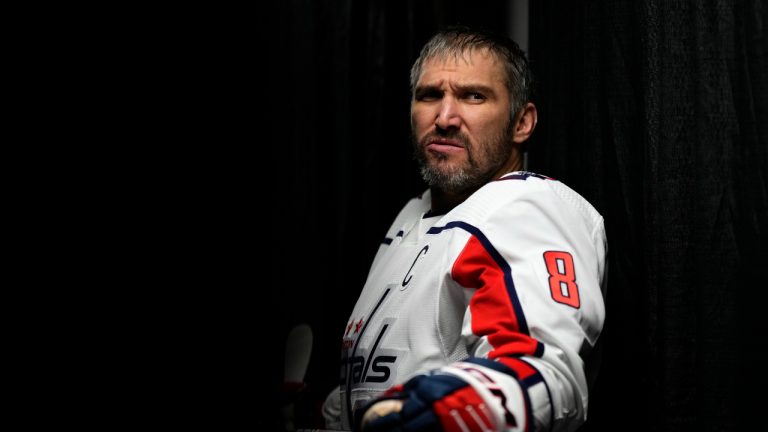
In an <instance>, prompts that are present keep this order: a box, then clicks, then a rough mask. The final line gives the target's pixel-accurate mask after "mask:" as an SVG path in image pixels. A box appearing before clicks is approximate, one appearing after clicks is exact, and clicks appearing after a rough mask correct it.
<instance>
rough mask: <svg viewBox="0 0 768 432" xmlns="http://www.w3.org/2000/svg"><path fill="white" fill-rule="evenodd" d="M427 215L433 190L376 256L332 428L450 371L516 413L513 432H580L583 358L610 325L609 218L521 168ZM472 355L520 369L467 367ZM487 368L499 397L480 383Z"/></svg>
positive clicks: (404, 213)
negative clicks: (383, 397) (408, 386)
mask: <svg viewBox="0 0 768 432" xmlns="http://www.w3.org/2000/svg"><path fill="white" fill-rule="evenodd" d="M430 207H431V195H430V192H429V191H427V192H425V193H424V194H423V195H422V196H421V197H418V198H414V199H412V200H411V201H410V202H408V204H407V205H406V206H405V207H404V208H403V209H402V210H401V212H400V213H399V215H398V216H397V218H396V219H395V221H394V223H393V224H392V226H391V228H390V229H389V231H388V232H387V235H386V237H385V239H384V242H383V243H382V245H381V246H380V248H379V251H378V253H377V255H376V257H375V258H374V261H373V264H372V266H371V269H370V272H369V274H368V278H367V281H366V283H365V287H364V288H363V292H362V294H361V295H360V298H359V299H358V301H357V304H356V306H355V308H354V311H353V312H352V315H351V316H350V318H349V321H348V325H347V327H346V329H345V332H344V335H343V343H342V365H341V380H340V386H339V388H338V390H336V391H334V392H332V393H331V395H330V396H329V397H328V399H327V400H326V404H325V406H324V415H325V417H326V427H329V428H332V429H333V428H335V429H351V422H352V414H353V411H354V410H355V409H358V408H360V407H361V406H362V405H364V404H365V403H366V402H368V401H369V400H370V399H372V398H374V397H376V396H377V395H379V394H380V393H381V392H383V391H384V390H386V389H387V388H389V387H391V386H393V385H395V384H400V383H403V382H405V381H407V380H408V379H409V378H411V377H413V376H414V375H417V374H421V373H428V372H430V371H434V370H437V369H441V370H442V372H441V373H449V374H454V375H456V376H459V377H462V378H464V379H466V380H467V381H470V384H471V385H472V386H473V387H475V389H476V390H477V391H478V393H479V394H480V395H481V396H483V399H484V401H485V402H486V404H487V405H488V406H489V407H491V408H492V411H494V415H496V418H501V419H503V418H504V417H503V415H504V413H505V412H506V413H511V414H512V416H513V417H514V418H515V421H514V426H512V425H510V424H509V423H507V425H506V426H505V430H521V431H523V430H541V429H547V430H550V429H551V430H573V429H575V428H576V427H578V425H580V424H581V423H582V422H583V421H584V420H585V419H586V413H587V398H588V379H589V377H587V376H586V375H587V371H586V368H585V360H586V359H585V357H586V356H587V355H588V353H589V352H590V351H591V348H592V347H594V345H595V343H596V342H597V339H598V336H599V335H600V332H601V329H602V326H603V321H604V316H605V309H604V300H603V296H604V292H603V289H602V286H603V273H604V267H605V255H606V238H605V230H604V227H603V218H602V217H601V216H600V214H599V213H598V212H597V211H596V210H595V209H594V208H593V207H592V206H591V205H590V204H589V203H588V202H587V201H586V200H585V199H584V198H582V197H581V196H579V195H578V194H577V193H576V192H574V191H573V190H572V189H570V188H568V187H567V186H565V185H564V184H562V183H560V182H558V181H556V180H553V179H549V178H547V177H544V176H541V175H538V174H533V173H529V172H523V171H518V172H513V173H509V174H507V175H505V176H503V177H502V178H500V179H499V180H496V181H492V182H490V183H488V184H486V185H484V186H483V187H482V188H480V189H479V190H478V191H477V192H475V193H474V194H472V195H471V196H470V197H469V198H468V199H467V200H465V201H464V202H463V203H462V204H460V205H458V206H457V207H455V208H454V209H453V210H451V211H450V212H448V213H447V214H444V215H438V216H430V213H429V212H430ZM471 357H481V358H486V359H491V360H495V361H498V362H501V363H503V364H504V365H505V366H507V367H508V368H509V370H510V371H512V373H511V374H510V375H507V376H500V375H503V374H500V373H499V372H498V371H496V370H492V369H489V368H483V367H482V366H479V365H474V364H473V365H468V364H466V363H462V362H461V361H462V360H466V359H468V358H471ZM477 369H485V370H482V375H483V376H484V377H485V378H488V377H490V378H488V379H490V380H491V381H492V385H493V386H494V387H495V388H496V390H495V392H494V393H493V394H492V393H489V392H488V391H487V389H485V390H483V389H482V388H481V387H483V386H484V385H485V386H487V385H488V383H487V382H486V383H485V384H484V383H483V382H480V381H478V380H473V379H472V378H471V376H472V375H473V373H472V372H473V371H477ZM465 372H469V374H467V373H465ZM475 375H476V374H475ZM485 378H484V379H485ZM498 389H500V390H501V392H502V395H503V397H501V398H500V397H499V393H498V392H499V390H498ZM499 416H501V417H499Z"/></svg>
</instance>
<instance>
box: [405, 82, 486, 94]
mask: <svg viewBox="0 0 768 432" xmlns="http://www.w3.org/2000/svg"><path fill="white" fill-rule="evenodd" d="M456 89H457V90H458V91H459V92H462V93H483V94H494V91H493V89H492V88H491V87H489V86H486V85H483V84H466V85H462V84H459V85H457V86H456ZM435 90H436V91H442V88H441V86H438V85H434V84H426V85H420V86H416V89H415V91H414V93H415V94H420V93H423V92H426V91H435Z"/></svg>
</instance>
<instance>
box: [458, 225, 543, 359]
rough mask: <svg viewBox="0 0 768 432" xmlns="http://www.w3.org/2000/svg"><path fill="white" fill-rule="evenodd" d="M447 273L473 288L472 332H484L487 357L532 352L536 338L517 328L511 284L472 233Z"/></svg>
mask: <svg viewBox="0 0 768 432" xmlns="http://www.w3.org/2000/svg"><path fill="white" fill-rule="evenodd" d="M451 276H452V277H453V279H454V280H455V281H456V282H458V283H459V284H461V286H463V287H466V288H476V289H477V291H476V292H475V294H474V295H473V296H472V299H471V300H470V301H469V309H470V311H471V313H472V333H474V334H475V335H477V336H479V337H482V336H488V341H489V342H490V344H491V346H493V350H491V352H490V353H489V354H488V358H490V359H495V358H498V357H503V356H509V355H523V354H529V355H533V354H534V353H535V352H536V347H537V342H536V340H535V339H533V338H531V337H530V336H528V335H525V334H523V333H521V332H520V326H519V324H518V317H517V316H516V315H515V311H514V308H513V307H512V300H511V299H510V294H509V291H508V289H512V288H511V287H509V288H508V287H507V284H506V282H505V280H504V270H503V269H502V268H501V267H500V266H499V265H498V264H497V263H496V261H495V260H494V259H493V257H492V256H491V254H490V253H488V251H487V250H486V249H485V247H483V245H482V243H481V242H480V241H479V240H478V239H477V238H476V237H475V236H471V237H470V239H469V241H467V244H466V245H465V246H464V250H462V251H461V253H460V254H459V257H458V258H457V259H456V262H454V263H453V269H452V270H451Z"/></svg>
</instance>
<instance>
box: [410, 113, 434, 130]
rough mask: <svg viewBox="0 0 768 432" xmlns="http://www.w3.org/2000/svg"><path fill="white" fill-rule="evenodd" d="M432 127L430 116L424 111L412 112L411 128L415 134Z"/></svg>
mask: <svg viewBox="0 0 768 432" xmlns="http://www.w3.org/2000/svg"><path fill="white" fill-rule="evenodd" d="M431 125H432V121H431V120H430V118H429V114H428V113H426V112H424V111H415V112H414V111H412V112H411V127H412V129H413V131H414V132H417V133H418V132H421V131H424V130H426V129H427V128H429V127H430V126H431Z"/></svg>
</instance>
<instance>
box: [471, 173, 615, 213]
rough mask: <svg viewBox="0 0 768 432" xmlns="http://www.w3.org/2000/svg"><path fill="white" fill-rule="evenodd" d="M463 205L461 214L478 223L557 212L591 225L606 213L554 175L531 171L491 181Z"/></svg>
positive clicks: (510, 174) (511, 174) (507, 175)
mask: <svg viewBox="0 0 768 432" xmlns="http://www.w3.org/2000/svg"><path fill="white" fill-rule="evenodd" d="M459 207H460V209H459V208H457V210H459V211H458V212H457V213H459V214H460V215H458V217H461V218H468V219H472V220H474V221H475V222H476V223H478V224H482V223H483V222H484V221H487V220H493V219H496V220H498V219H499V217H501V218H503V219H510V218H515V219H518V220H519V219H520V218H523V219H530V218H540V217H542V216H545V215H553V214H554V215H557V216H556V217H557V218H558V219H560V218H567V219H578V220H580V221H583V222H584V223H586V224H587V225H589V226H595V225H598V224H600V225H601V224H602V216H601V215H600V214H599V213H598V211H597V210H596V209H595V208H594V207H593V206H592V205H591V204H590V203H589V202H588V201H587V200H586V199H585V198H584V197H582V196H581V195H579V194H578V193H577V192H576V191H574V190H573V189H571V188H570V187H568V186H567V185H565V184H564V183H562V182H560V181H558V180H555V179H553V178H551V177H547V176H544V175H541V174H536V173H532V172H527V171H515V172H512V173H509V174H506V175H504V176H502V177H500V178H499V179H497V180H494V181H491V182H489V183H488V184H486V185H484V186H483V187H482V188H480V189H478V191H477V192H475V193H474V194H472V196H470V197H469V198H468V199H467V200H466V201H465V202H464V203H462V205H461V206H459Z"/></svg>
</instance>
